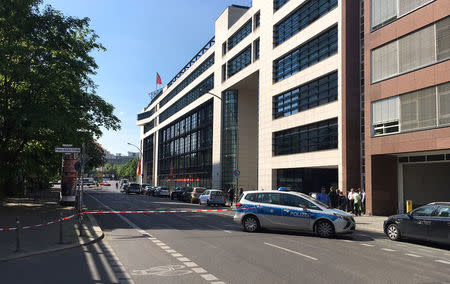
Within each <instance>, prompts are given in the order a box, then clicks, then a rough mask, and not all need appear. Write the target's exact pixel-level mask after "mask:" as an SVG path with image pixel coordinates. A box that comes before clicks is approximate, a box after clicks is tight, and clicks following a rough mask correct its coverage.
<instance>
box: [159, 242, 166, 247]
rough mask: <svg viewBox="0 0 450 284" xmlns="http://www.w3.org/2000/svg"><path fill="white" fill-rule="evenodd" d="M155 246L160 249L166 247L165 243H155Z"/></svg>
mask: <svg viewBox="0 0 450 284" xmlns="http://www.w3.org/2000/svg"><path fill="white" fill-rule="evenodd" d="M157 245H158V246H160V247H165V246H166V244H165V243H157Z"/></svg>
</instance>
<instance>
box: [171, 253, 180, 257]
mask: <svg viewBox="0 0 450 284" xmlns="http://www.w3.org/2000/svg"><path fill="white" fill-rule="evenodd" d="M172 256H173V257H182V256H183V255H182V254H181V253H173V254H172Z"/></svg>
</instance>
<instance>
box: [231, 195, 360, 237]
mask: <svg viewBox="0 0 450 284" xmlns="http://www.w3.org/2000/svg"><path fill="white" fill-rule="evenodd" d="M234 221H235V222H236V223H238V224H240V225H242V227H243V229H244V230H245V231H247V232H255V231H257V230H259V229H261V228H267V229H276V230H295V231H309V232H314V233H316V234H317V235H319V236H320V237H323V238H328V237H332V236H334V235H335V234H345V233H352V232H353V231H354V230H355V220H354V219H353V217H352V215H350V214H348V213H346V212H344V211H342V210H338V209H332V208H330V207H328V206H327V205H325V204H323V203H321V202H319V201H317V200H315V199H313V198H311V197H310V196H308V195H306V194H303V193H299V192H292V191H274V190H272V191H258V190H256V191H246V192H244V194H243V195H242V197H241V199H240V200H239V202H238V203H237V204H236V214H235V215H234Z"/></svg>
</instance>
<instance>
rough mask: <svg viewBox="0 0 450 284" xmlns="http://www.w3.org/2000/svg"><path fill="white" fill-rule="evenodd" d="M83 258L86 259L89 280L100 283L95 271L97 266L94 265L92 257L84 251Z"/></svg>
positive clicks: (98, 275) (87, 251)
mask: <svg viewBox="0 0 450 284" xmlns="http://www.w3.org/2000/svg"><path fill="white" fill-rule="evenodd" d="M84 257H85V258H86V262H87V267H88V268H89V271H90V272H91V278H92V280H94V281H95V282H97V281H100V280H101V278H100V274H99V272H98V270H97V266H96V265H95V262H94V258H93V257H92V254H91V253H90V252H89V250H88V249H84Z"/></svg>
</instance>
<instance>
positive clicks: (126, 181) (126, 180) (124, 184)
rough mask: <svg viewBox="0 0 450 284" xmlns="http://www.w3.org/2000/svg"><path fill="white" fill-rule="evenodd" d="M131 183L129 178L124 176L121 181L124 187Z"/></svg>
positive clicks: (121, 185) (121, 186)
mask: <svg viewBox="0 0 450 284" xmlns="http://www.w3.org/2000/svg"><path fill="white" fill-rule="evenodd" d="M129 184H130V181H129V180H128V179H126V178H124V179H122V180H121V181H120V188H121V189H124V188H125V187H126V186H127V185H129Z"/></svg>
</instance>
